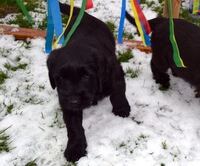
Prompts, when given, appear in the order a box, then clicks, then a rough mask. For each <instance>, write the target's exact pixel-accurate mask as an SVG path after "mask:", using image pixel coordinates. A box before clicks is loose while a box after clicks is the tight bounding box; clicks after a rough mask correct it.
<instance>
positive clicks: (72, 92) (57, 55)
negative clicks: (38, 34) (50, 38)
mask: <svg viewBox="0 0 200 166" xmlns="http://www.w3.org/2000/svg"><path fill="white" fill-rule="evenodd" d="M60 6H61V11H62V13H64V14H69V6H68V5H64V4H60ZM78 11H79V8H75V17H74V18H73V19H72V23H71V24H70V26H71V25H72V24H73V22H74V20H75V18H76V16H77V13H78ZM67 31H68V30H67ZM47 66H48V70H49V79H50V83H51V86H52V88H54V89H55V88H56V87H57V91H58V97H59V102H60V105H61V108H62V111H63V118H64V121H65V123H66V127H67V131H68V144H67V148H66V151H65V153H64V155H65V157H66V159H67V160H68V161H77V160H79V158H80V157H82V156H84V155H86V147H87V143H86V138H85V134H84V128H83V127H82V114H83V113H82V111H83V109H84V108H86V107H89V106H91V105H92V104H97V101H98V100H100V99H102V98H103V97H105V96H110V101H111V103H112V106H113V110H112V111H113V113H114V114H115V115H118V116H121V117H127V116H129V112H130V106H129V103H128V101H127V99H126V96H125V80H124V73H123V70H122V67H121V66H120V64H119V63H118V61H117V59H116V55H115V40H114V37H113V35H112V33H111V32H110V31H109V29H108V27H107V26H106V25H105V24H104V23H103V22H102V21H100V20H98V19H97V18H95V17H93V16H91V15H89V14H87V13H85V15H84V17H83V19H82V21H81V24H80V25H79V27H78V29H77V30H76V32H75V33H74V35H73V36H72V38H71V39H70V41H69V43H68V44H67V45H66V46H64V47H62V48H60V49H57V50H54V51H52V53H51V54H50V55H49V58H48V60H47Z"/></svg>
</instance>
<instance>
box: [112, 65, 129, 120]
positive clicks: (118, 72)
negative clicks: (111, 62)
mask: <svg viewBox="0 0 200 166" xmlns="http://www.w3.org/2000/svg"><path fill="white" fill-rule="evenodd" d="M125 91H126V85H125V79H124V72H123V70H122V67H121V66H120V64H116V66H115V67H114V70H113V76H112V91H111V95H110V101H111V103H112V106H113V111H112V112H113V113H114V114H115V115H118V116H121V117H127V116H129V113H130V106H129V103H128V100H127V98H126V95H125Z"/></svg>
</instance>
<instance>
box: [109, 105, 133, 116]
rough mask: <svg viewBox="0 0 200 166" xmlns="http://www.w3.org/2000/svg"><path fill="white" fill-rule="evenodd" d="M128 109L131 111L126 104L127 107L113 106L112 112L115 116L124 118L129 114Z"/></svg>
mask: <svg viewBox="0 0 200 166" xmlns="http://www.w3.org/2000/svg"><path fill="white" fill-rule="evenodd" d="M130 111H131V109H130V106H127V107H124V108H120V109H119V108H118V109H116V108H113V111H112V112H113V113H114V114H115V115H117V116H120V117H123V118H125V117H128V116H129V114H130Z"/></svg>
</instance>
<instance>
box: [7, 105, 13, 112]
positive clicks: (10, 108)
mask: <svg viewBox="0 0 200 166" xmlns="http://www.w3.org/2000/svg"><path fill="white" fill-rule="evenodd" d="M13 108H14V105H13V104H10V105H8V106H7V109H6V112H7V113H9V114H10V113H11V112H12V110H13Z"/></svg>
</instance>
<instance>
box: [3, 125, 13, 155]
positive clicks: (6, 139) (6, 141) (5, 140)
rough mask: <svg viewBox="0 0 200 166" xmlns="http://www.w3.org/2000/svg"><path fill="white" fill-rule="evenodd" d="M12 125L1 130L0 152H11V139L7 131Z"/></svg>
mask: <svg viewBox="0 0 200 166" xmlns="http://www.w3.org/2000/svg"><path fill="white" fill-rule="evenodd" d="M9 128H10V127H8V128H6V129H4V130H0V153H2V152H9V151H10V150H11V149H10V147H9V144H10V142H9V140H10V137H9V136H8V135H7V134H6V133H5V132H6V130H8V129H9Z"/></svg>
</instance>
